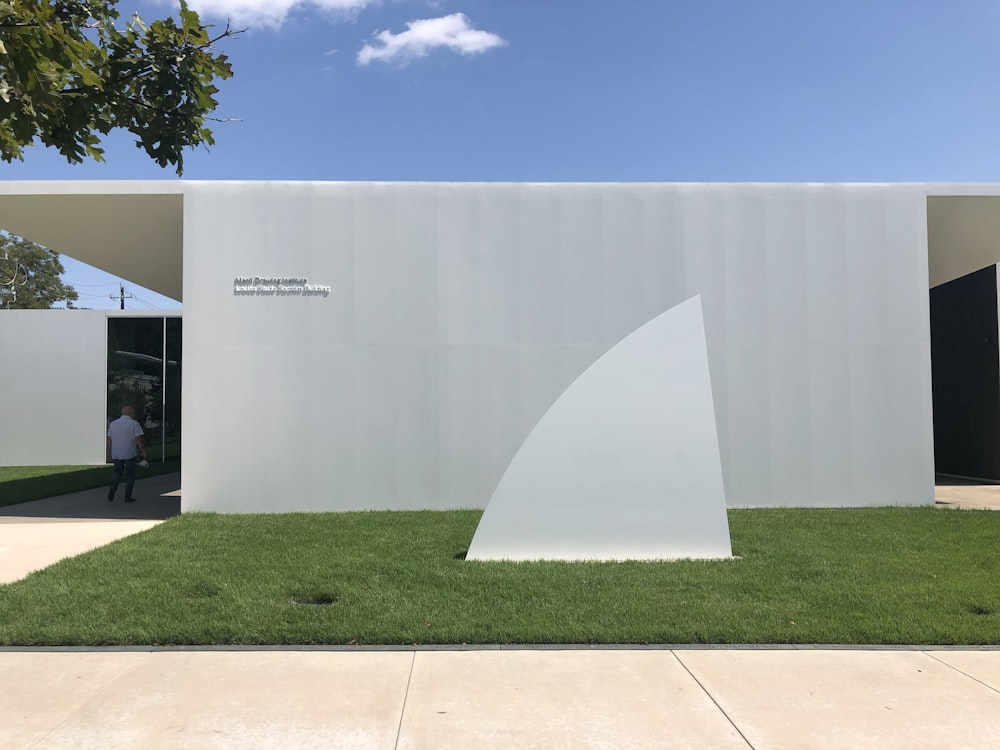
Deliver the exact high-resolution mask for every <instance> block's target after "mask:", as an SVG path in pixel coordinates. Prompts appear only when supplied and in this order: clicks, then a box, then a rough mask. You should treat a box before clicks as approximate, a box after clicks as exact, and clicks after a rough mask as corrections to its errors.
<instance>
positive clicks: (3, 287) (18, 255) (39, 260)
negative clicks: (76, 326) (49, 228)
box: [0, 235, 77, 310]
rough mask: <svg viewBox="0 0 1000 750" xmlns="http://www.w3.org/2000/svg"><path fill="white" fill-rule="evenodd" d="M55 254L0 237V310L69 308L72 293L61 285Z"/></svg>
mask: <svg viewBox="0 0 1000 750" xmlns="http://www.w3.org/2000/svg"><path fill="white" fill-rule="evenodd" d="M64 270H65V269H63V265H62V263H60V262H59V253H57V252H56V251H55V250H49V249H48V248H46V247H42V246H41V245H36V244H35V243H34V242H28V241H27V240H22V239H19V238H17V237H11V236H9V235H0V309H5V310H7V309H9V310H42V309H46V308H49V307H52V306H53V305H54V304H56V303H57V302H66V304H67V306H68V307H72V306H73V301H74V300H75V299H76V298H77V294H76V290H75V289H74V288H73V287H71V286H69V285H67V284H64V283H63V282H62V279H60V278H59V276H60V274H62V273H63V271H64Z"/></svg>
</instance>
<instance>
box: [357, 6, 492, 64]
mask: <svg viewBox="0 0 1000 750" xmlns="http://www.w3.org/2000/svg"><path fill="white" fill-rule="evenodd" d="M506 43H507V42H505V41H504V40H503V39H501V38H500V37H499V36H498V35H496V34H493V33H491V32H489V31H479V30H478V29H474V28H472V26H471V25H470V24H469V19H468V18H467V17H466V16H465V14H464V13H452V14H451V15H450V16H442V17H441V18H424V19H421V20H419V21H410V22H408V23H407V24H406V31H402V32H400V33H399V34H393V33H392V32H391V31H379V32H378V33H376V34H374V35H373V42H372V43H369V44H366V45H365V46H364V47H362V48H361V51H360V52H358V65H367V64H368V63H370V62H372V61H381V62H394V61H398V62H401V63H407V62H409V61H410V60H414V59H416V58H418V57H423V56H424V55H426V54H427V53H428V52H430V51H431V50H433V49H437V48H440V47H444V48H446V49H450V50H452V51H454V52H458V53H460V54H462V55H477V54H479V53H481V52H486V51H487V50H489V49H493V48H494V47H502V46H503V45H505V44H506Z"/></svg>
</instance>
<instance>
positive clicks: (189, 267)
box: [183, 183, 933, 512]
mask: <svg viewBox="0 0 1000 750" xmlns="http://www.w3.org/2000/svg"><path fill="white" fill-rule="evenodd" d="M184 191H185V204H184V213H185V237H184V241H185V259H184V299H185V324H184V358H185V369H184V436H183V440H184V509H185V510H189V511H190V510H219V511H239V512H247V511H277V510H324V509H330V510H335V509H353V508H451V507H483V506H485V505H486V503H487V501H488V500H489V498H490V496H491V494H492V493H493V490H494V488H495V487H496V485H497V482H498V481H499V480H500V477H501V476H502V474H503V472H504V471H505V469H506V468H507V466H508V464H509V463H510V461H511V459H512V458H513V456H514V454H515V452H516V451H517V450H518V448H519V447H520V446H521V444H522V443H523V442H524V440H525V438H526V437H527V435H528V434H529V432H530V431H531V430H532V428H533V427H534V426H535V425H536V424H537V422H538V421H539V419H540V418H541V417H542V415H543V414H544V413H545V411H546V410H547V409H548V408H549V406H550V405H551V404H552V403H553V402H554V401H555V400H556V399H557V398H558V397H559V395H560V394H562V393H563V391H565V390H566V388H567V387H568V386H569V385H570V384H571V383H572V382H573V381H574V380H575V379H576V378H577V377H578V376H579V375H580V374H581V373H583V372H584V371H585V370H586V369H587V368H588V367H589V366H590V365H591V364H592V363H594V362H595V361H596V360H597V359H598V358H599V357H600V356H601V354H603V353H604V352H605V351H607V350H608V349H610V348H611V347H612V346H614V345H615V344H616V343H618V342H619V341H621V340H622V339H623V338H625V337H626V336H628V335H629V334H630V333H631V332H633V331H635V330H636V329H638V328H639V327H640V326H642V325H643V324H645V323H646V322H648V321H650V320H652V319H653V318H654V317H656V316H657V315H659V314H660V313H662V312H663V311H664V310H666V309H668V308H670V307H673V306H675V305H677V304H678V303H680V302H681V301H683V300H685V299H688V298H689V297H691V296H693V295H695V294H700V295H701V297H702V303H703V306H704V315H705V332H706V338H707V343H708V354H709V365H710V373H711V382H712V389H713V397H714V402H715V409H716V419H717V426H718V436H719V448H720V452H721V459H722V467H723V476H724V480H725V489H726V494H727V497H728V501H729V503H730V504H731V505H737V506H753V505H815V506H822V505H865V504H886V503H900V504H921V503H930V502H933V452H932V439H931V435H932V423H931V406H930V403H931V399H930V354H929V338H928V325H927V319H928V297H927V222H926V189H925V188H923V187H921V186H823V185H624V184H618V185H596V184H595V185H506V184H472V185H470V184H464V185H462V184H375V183H363V184H349V183H186V184H185V185H184ZM245 276H251V277H252V276H283V277H307V278H308V279H309V281H310V283H312V284H317V285H329V286H330V288H331V291H330V294H329V296H326V297H323V296H308V297H307V296H299V295H290V296H264V295H249V296H238V295H235V294H234V291H233V289H234V279H236V278H237V277H245ZM665 387H669V386H668V385H666V384H665Z"/></svg>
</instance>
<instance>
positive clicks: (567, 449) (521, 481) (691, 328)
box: [467, 296, 732, 560]
mask: <svg viewBox="0 0 1000 750" xmlns="http://www.w3.org/2000/svg"><path fill="white" fill-rule="evenodd" d="M731 554H732V552H731V547H730V542H729V526H728V522H727V518H726V497H725V489H724V487H723V481H722V464H721V461H720V458H719V442H718V437H717V434H716V425H715V409H714V406H713V401H712V386H711V382H710V380H709V370H708V355H707V350H706V345H705V329H704V325H703V321H702V310H701V298H700V296H695V297H692V298H691V299H688V300H687V301H685V302H682V303H681V304H680V305H678V306H676V307H674V308H672V309H670V310H668V311H666V312H664V313H662V314H661V315H659V316H658V317H656V318H654V319H653V320H651V321H650V322H649V323H647V324H645V325H644V326H642V327H641V328H639V329H638V330H637V331H635V332H633V333H632V334H631V335H629V336H628V337H626V338H625V339H623V340H622V341H621V342H620V343H618V344H617V345H616V346H614V347H613V348H612V349H611V350H610V351H608V352H607V353H605V354H604V356H602V357H601V358H600V359H599V360H598V361H597V362H595V363H594V364H593V365H592V366H591V367H590V368H588V369H587V370H586V371H585V372H584V373H583V374H582V375H581V376H580V377H579V378H578V379H577V380H576V381H575V382H574V383H573V384H572V385H571V386H570V387H569V388H568V389H567V390H566V391H565V392H564V393H563V395H562V396H560V398H559V399H558V400H557V401H556V402H555V403H554V404H553V405H552V407H551V408H550V409H549V410H548V412H546V413H545V415H544V416H543V417H542V419H541V420H540V421H539V422H538V424H537V425H536V426H535V428H534V430H532V432H531V434H530V435H529V436H528V438H527V440H525V442H524V444H523V445H522V446H521V449H520V450H519V451H518V452H517V455H515V457H514V460H513V461H511V463H510V466H509V467H508V468H507V471H506V473H505V474H504V476H503V478H502V479H501V480H500V484H499V485H498V486H497V488H496V491H495V492H494V493H493V497H492V498H491V499H490V502H489V505H487V507H486V510H485V512H484V513H483V517H482V520H481V521H480V524H479V528H478V529H477V531H476V534H475V537H474V538H473V540H472V544H471V546H470V548H469V551H468V554H467V559H471V560H501V559H503V560H539V559H549V560H551V559H561V560H625V559H628V560H658V559H673V558H723V557H729V556H730V555H731Z"/></svg>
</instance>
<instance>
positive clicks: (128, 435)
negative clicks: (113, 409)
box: [105, 406, 146, 503]
mask: <svg viewBox="0 0 1000 750" xmlns="http://www.w3.org/2000/svg"><path fill="white" fill-rule="evenodd" d="M142 435H143V433H142V426H141V425H140V424H139V423H138V422H136V421H135V410H134V409H133V408H132V407H131V406H123V407H122V415H121V416H120V417H118V419H116V420H114V421H113V422H112V423H111V424H110V425H108V436H107V438H106V439H105V445H106V446H107V460H108V461H111V462H112V463H113V464H114V469H113V470H112V472H111V487H110V489H108V502H109V503H113V502H114V500H115V493H116V492H117V491H118V483H119V482H120V481H121V480H122V474H124V475H125V502H126V503H133V502H135V498H134V497H132V485H134V484H135V461H136V458H137V457H138V455H139V452H140V451H141V452H142V460H143V461H145V460H146V444H145V442H144V440H143V437H142Z"/></svg>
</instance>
